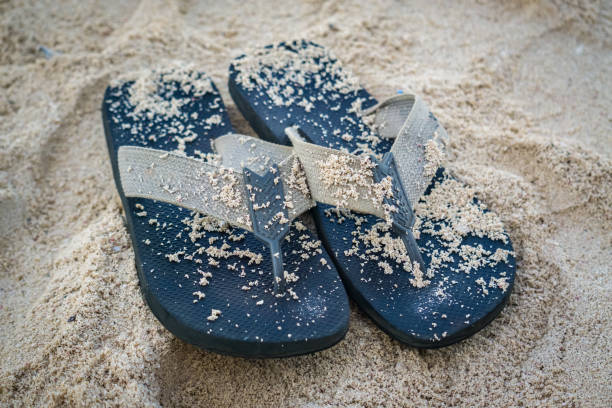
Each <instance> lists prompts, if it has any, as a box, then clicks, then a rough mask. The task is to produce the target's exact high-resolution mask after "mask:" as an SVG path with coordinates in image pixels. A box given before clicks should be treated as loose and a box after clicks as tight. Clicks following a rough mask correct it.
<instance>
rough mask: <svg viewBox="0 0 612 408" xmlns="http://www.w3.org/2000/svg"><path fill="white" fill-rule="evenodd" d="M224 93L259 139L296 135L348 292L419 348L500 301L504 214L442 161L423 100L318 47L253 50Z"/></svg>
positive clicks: (445, 339)
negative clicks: (389, 92) (377, 92)
mask: <svg viewBox="0 0 612 408" xmlns="http://www.w3.org/2000/svg"><path fill="white" fill-rule="evenodd" d="M229 88H230V93H231V95H232V97H233V99H234V101H235V102H236V104H237V106H238V107H239V109H240V110H241V112H242V113H243V115H244V116H245V117H246V118H247V120H248V121H249V122H250V124H251V126H252V127H253V128H254V129H255V130H256V131H257V133H258V134H259V135H260V137H262V138H263V139H266V140H268V141H271V142H276V143H282V144H292V145H293V148H294V152H295V154H296V155H297V156H298V157H299V158H300V161H301V163H302V165H303V166H304V170H305V173H306V174H307V180H308V185H309V189H310V191H311V193H312V195H313V198H314V199H315V200H316V201H317V202H318V203H317V206H316V208H314V209H313V210H312V213H313V215H314V218H315V222H316V224H317V229H318V231H319V234H320V236H321V239H322V240H323V242H324V244H325V247H326V248H327V250H328V252H329V253H330V254H331V255H332V257H333V259H334V262H335V264H336V266H337V268H338V270H339V271H340V274H341V276H342V278H343V281H344V283H345V286H346V288H347V290H348V292H349V294H350V295H351V297H352V298H353V299H354V300H355V301H356V302H357V304H358V305H359V306H360V307H361V308H362V309H363V310H365V311H366V312H367V313H368V315H370V317H372V318H373V320H374V321H375V322H376V323H378V324H379V326H380V327H381V328H382V329H383V330H385V331H386V332H388V333H389V334H391V335H392V336H394V337H395V338H397V339H399V340H401V341H403V342H405V343H407V344H410V345H413V346H417V347H441V346H445V345H449V344H452V343H454V342H457V341H459V340H461V339H464V338H466V337H468V336H470V335H472V334H474V333H475V332H477V331H478V330H480V329H481V328H482V327H484V326H485V325H486V324H488V323H489V322H490V321H491V320H492V319H493V318H494V317H495V316H497V315H498V314H499V313H500V311H501V310H502V308H503V306H504V305H505V303H506V302H507V300H508V297H509V295H510V292H511V290H512V287H513V283H514V275H515V261H514V257H513V249H512V245H511V243H510V240H509V238H508V236H507V234H506V233H505V232H504V229H503V225H502V223H501V221H500V220H499V218H498V217H497V216H496V215H495V214H494V213H492V212H490V211H489V210H487V208H486V206H485V205H484V204H483V203H481V202H479V201H478V200H477V199H476V198H475V194H474V191H473V189H472V188H470V187H469V186H466V185H464V184H463V183H461V182H460V181H458V180H456V179H455V178H453V177H452V176H451V175H450V174H449V172H448V171H447V170H445V169H444V167H443V164H444V160H445V158H444V145H445V140H446V139H447V137H448V136H447V134H446V131H445V130H444V128H443V127H442V126H441V125H440V123H439V122H438V121H437V119H436V118H435V116H434V115H433V114H432V113H431V112H430V111H429V109H428V108H427V106H426V105H425V103H424V102H423V101H422V100H421V99H420V98H418V97H415V96H413V95H400V96H396V97H393V98H390V99H389V100H387V101H384V102H382V103H377V101H376V100H375V99H374V98H373V97H372V96H371V95H370V94H368V93H367V91H366V90H365V89H363V88H362V87H361V86H360V85H359V83H358V81H357V80H356V78H355V77H353V76H352V75H351V74H350V72H348V71H346V70H344V69H343V68H342V66H341V64H340V62H339V61H338V60H337V59H336V58H335V57H333V55H331V53H330V52H329V51H327V50H326V49H325V48H324V47H322V46H319V45H317V44H314V43H312V42H308V41H294V42H291V43H279V44H274V45H270V46H266V47H262V48H258V49H255V50H254V51H252V52H250V53H249V54H247V55H243V56H241V57H238V58H237V59H235V60H234V61H233V63H232V65H231V66H230V79H229Z"/></svg>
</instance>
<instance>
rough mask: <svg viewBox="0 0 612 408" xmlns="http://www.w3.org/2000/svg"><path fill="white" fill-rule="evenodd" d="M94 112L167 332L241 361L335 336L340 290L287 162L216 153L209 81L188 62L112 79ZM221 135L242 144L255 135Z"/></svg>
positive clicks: (224, 118) (216, 113) (217, 128)
mask: <svg viewBox="0 0 612 408" xmlns="http://www.w3.org/2000/svg"><path fill="white" fill-rule="evenodd" d="M102 112H103V121H104V127H105V132H106V140H107V143H108V150H109V153H110V158H111V163H112V168H113V174H114V177H115V182H116V184H117V189H118V191H119V194H120V197H121V200H122V202H123V207H124V210H125V215H126V219H127V224H128V229H129V232H130V235H131V238H132V243H133V247H134V252H135V258H136V267H137V271H138V276H139V280H140V287H141V289H142V293H143V295H144V297H145V299H146V301H147V303H148V304H149V306H150V308H151V310H152V311H153V313H154V314H155V316H157V318H158V319H159V320H160V322H161V323H162V324H163V325H164V326H165V327H166V328H168V330H170V331H171V332H172V333H173V334H174V335H176V336H177V337H179V338H181V339H183V340H185V341H187V342H190V343H192V344H195V345H197V346H200V347H203V348H205V349H208V350H212V351H216V352H220V353H225V354H231V355H238V356H246V357H283V356H290V355H296V354H303V353H309V352H313V351H317V350H321V349H324V348H326V347H329V346H331V345H333V344H335V343H336V342H338V341H339V340H341V339H342V338H343V337H344V335H345V333H346V331H347V329H348V313H349V307H348V299H347V296H346V293H345V290H344V288H343V286H342V283H341V280H340V278H339V276H338V274H337V272H336V270H335V268H334V266H333V263H332V261H331V259H330V258H329V256H328V255H327V253H326V251H325V250H324V249H323V248H322V245H321V242H320V241H319V240H318V239H316V238H315V236H314V235H313V234H312V233H311V232H310V231H309V230H308V228H307V227H306V226H305V225H304V224H302V223H301V222H300V221H299V219H297V217H298V216H299V215H300V214H301V213H303V212H304V211H306V210H308V209H309V208H310V207H312V206H313V205H314V202H313V201H312V200H311V199H310V197H309V196H308V190H307V189H304V179H305V178H304V176H303V173H302V172H301V170H300V167H299V165H298V164H299V163H298V161H297V158H296V157H295V156H292V155H291V154H283V156H282V158H279V157H273V158H270V159H269V160H268V161H266V162H265V163H263V162H257V160H255V159H252V158H251V157H250V155H249V154H248V151H247V150H244V152H245V154H243V155H240V156H238V155H236V154H230V153H232V152H229V153H227V152H226V151H219V152H217V154H214V152H213V144H214V138H218V137H219V136H223V135H231V134H232V128H231V125H230V123H229V118H228V115H227V112H226V110H225V108H224V106H223V102H222V100H221V97H220V95H219V92H218V91H217V89H216V87H215V86H214V84H213V83H212V81H211V80H210V78H208V77H207V76H206V75H205V74H203V73H201V72H197V71H195V70H193V69H191V68H189V67H187V68H185V67H179V66H176V67H172V68H169V69H167V70H165V71H157V72H156V71H149V72H146V73H139V74H136V75H131V76H128V77H127V78H125V79H123V80H121V81H117V83H115V84H113V85H112V86H111V87H109V88H108V89H107V90H106V93H105V96H104V101H103V104H102ZM228 137H229V138H230V139H232V140H234V139H235V140H236V144H238V145H239V146H244V147H245V148H247V147H248V146H249V145H250V143H251V142H252V140H254V139H252V138H249V137H246V136H239V135H231V136H228ZM222 140H223V138H221V139H220V141H219V143H218V145H219V146H220V147H221V150H223V146H225V145H224V143H223V142H222ZM211 142H213V143H211ZM284 149H285V150H283V151H282V153H290V150H291V149H289V148H284ZM281 150H282V149H281ZM226 153H227V154H226Z"/></svg>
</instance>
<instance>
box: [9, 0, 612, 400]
mask: <svg viewBox="0 0 612 408" xmlns="http://www.w3.org/2000/svg"><path fill="white" fill-rule="evenodd" d="M56 3H57V4H56ZM211 3H212V2H211ZM276 3H277V2H273V1H268V2H262V3H257V4H256V3H255V2H248V4H240V3H238V2H236V3H228V2H215V3H214V4H205V3H202V4H200V3H199V2H195V1H185V2H170V3H165V2H161V1H148V0H143V1H140V2H138V1H119V0H113V1H107V2H105V4H107V7H105V8H104V9H103V8H102V7H101V6H99V5H98V6H96V5H94V2H93V1H80V0H73V1H65V2H59V3H58V2H56V1H54V0H48V1H34V0H32V1H19V0H18V1H13V2H2V3H0V89H1V90H0V325H1V330H0V405H2V406H35V405H45V406H47V405H51V406H57V405H70V406H91V405H104V406H118V405H123V406H159V405H164V406H188V405H197V406H213V407H223V406H259V407H265V406H270V407H280V406H302V407H332V406H353V407H362V406H363V407H373V406H413V405H414V406H423V405H428V406H444V405H452V406H462V405H463V406H534V405H538V404H541V405H544V406H562V405H566V406H587V407H588V406H593V407H595V406H598V407H605V406H611V405H612V380H611V378H612V350H611V349H612V318H611V314H612V295H611V293H612V284H611V283H610V269H609V265H610V263H611V261H612V259H611V258H612V256H611V255H612V250H611V249H612V248H611V247H612V233H611V231H612V228H611V227H612V220H611V218H612V216H611V214H612V212H611V211H610V209H611V207H612V203H611V200H612V191H611V190H612V162H611V154H612V132H611V130H612V126H611V124H612V116H611V113H610V112H611V111H612V109H611V108H612V52H611V49H612V42H611V40H610V39H611V38H612V4H611V3H610V2H609V1H605V0H604V1H593V2H587V1H581V0H541V1H529V0H513V1H507V2H474V3H472V2H465V3H464V2H461V3H459V2H453V3H444V4H443V3H442V2H438V1H436V0H418V1H414V2H410V3H411V4H410V5H403V4H400V2H391V1H376V0H371V1H368V2H354V3H353V2H349V1H335V2H329V3H322V2H319V1H306V2H301V3H297V4H295V5H292V6H289V5H288V4H284V3H283V2H281V3H282V4H280V5H279V4H276ZM502 3H503V4H502ZM451 4H452V6H451ZM299 37H305V38H308V39H312V40H314V41H316V42H319V43H321V44H324V45H326V46H328V47H330V48H331V49H333V50H334V51H335V53H336V55H337V56H338V57H339V58H340V59H341V60H343V61H344V63H345V65H347V66H348V67H350V68H351V69H352V70H353V71H354V73H355V74H357V75H358V76H359V77H360V78H361V81H362V82H363V83H364V84H365V85H366V87H367V88H368V89H369V90H370V91H371V92H372V93H373V94H374V95H375V96H376V97H379V98H383V97H386V96H389V95H392V94H394V93H395V92H396V91H397V90H398V89H402V90H407V91H408V90H409V91H413V92H416V93H419V94H420V95H422V96H423V97H424V99H425V100H426V102H427V103H428V104H429V105H430V107H431V108H432V109H433V111H434V112H435V113H436V115H437V116H438V117H439V119H440V120H441V121H442V123H443V124H444V125H445V127H446V129H447V130H448V132H449V134H450V135H451V139H452V147H453V151H454V152H455V156H454V158H453V162H452V169H453V171H454V172H455V173H456V174H457V175H458V176H459V177H460V178H461V179H462V180H464V181H466V182H467V183H469V184H470V185H473V186H475V188H476V189H477V191H478V192H479V194H480V196H481V198H482V199H483V200H484V201H485V202H486V203H487V204H488V205H489V206H490V207H491V208H493V209H494V210H495V211H496V212H497V213H498V214H499V215H500V216H501V218H502V219H503V221H504V223H505V225H506V227H507V229H508V232H509V235H510V237H511V239H512V240H513V243H514V246H515V249H516V253H517V259H518V265H519V268H518V272H517V281H516V288H515V291H514V293H513V294H512V296H511V299H510V304H509V305H508V307H506V309H505V310H504V311H503V313H502V314H501V315H500V316H499V317H498V318H497V319H496V320H495V321H494V322H493V323H492V324H491V325H490V326H488V327H487V328H486V329H485V330H483V331H481V332H480V333H478V334H477V335H475V336H474V337H472V338H470V339H469V340H467V341H464V342H462V343H460V344H457V345H454V346H451V347H447V348H444V349H441V350H428V351H422V350H416V349H413V348H409V347H406V346H403V345H401V344H400V343H398V342H396V341H393V340H391V339H390V338H389V337H387V336H386V335H385V334H383V333H382V332H381V331H380V330H379V329H378V328H377V327H376V326H375V325H374V324H373V323H372V322H371V321H370V320H369V319H368V318H367V317H366V316H364V314H363V313H361V312H360V311H359V310H357V308H356V307H355V305H352V313H351V318H352V320H351V329H350V331H349V333H348V335H347V337H346V339H345V340H344V341H343V342H342V343H340V344H338V345H337V346H335V347H333V348H331V349H329V350H326V351H324V352H320V353H317V354H315V355H309V356H303V357H297V358H290V359H284V360H266V361H250V360H244V359H239V358H230V357H224V356H219V355H215V354H212V353H208V352H204V351H201V350H199V349H197V348H195V347H192V346H189V345H187V344H185V343H183V342H181V341H180V340H177V339H176V338H174V337H173V336H172V335H171V334H169V333H168V332H167V331H166V330H165V329H164V328H163V327H162V326H161V325H160V324H159V323H158V322H157V320H156V319H155V318H154V317H153V315H152V314H151V312H150V311H149V309H148V308H147V306H145V304H144V302H143V300H142V297H141V296H140V292H139V289H138V279H137V277H136V272H135V267H134V256H133V252H132V249H131V247H130V243H129V239H128V235H127V232H126V229H125V227H124V224H123V218H122V210H121V205H120V201H119V198H118V196H117V193H116V190H115V186H114V184H113V181H112V175H111V168H110V165H109V159H108V156H107V152H106V147H105V142H104V135H103V129H102V121H101V117H100V116H101V115H100V102H101V100H102V93H103V91H104V89H105V87H106V85H107V83H108V82H109V81H110V80H112V79H114V78H116V77H117V76H118V75H120V74H122V73H125V72H128V71H130V70H133V69H138V68H142V67H153V66H156V65H158V64H163V63H165V62H168V61H170V60H182V61H186V62H192V63H195V64H196V65H198V66H201V67H202V69H204V70H205V71H206V72H207V73H208V74H210V75H211V76H212V78H213V79H214V81H215V82H216V83H217V85H218V86H219V88H220V89H221V92H222V94H223V97H224V99H225V102H226V104H227V105H228V108H229V111H230V115H231V119H232V122H233V123H234V124H235V125H236V127H237V129H238V130H239V131H240V132H242V133H245V134H253V132H252V130H251V129H250V128H249V127H248V125H247V124H246V122H245V121H244V119H242V118H241V116H240V114H239V113H238V111H237V109H236V107H235V106H234V105H233V103H232V102H231V98H230V97H229V94H228V91H227V88H226V85H225V84H226V81H227V66H228V64H229V61H230V60H231V59H232V58H234V57H236V56H238V55H240V53H241V51H242V50H245V49H247V48H248V47H249V46H251V45H261V44H266V43H269V42H273V41H277V40H280V39H285V38H299ZM40 45H43V46H45V47H47V48H48V49H49V50H53V51H56V52H57V53H56V54H55V55H54V56H53V57H52V58H50V59H46V58H45V56H44V55H43V53H42V52H41V51H40V50H39V48H38V47H39V46H40Z"/></svg>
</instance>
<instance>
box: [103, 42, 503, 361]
mask: <svg viewBox="0 0 612 408" xmlns="http://www.w3.org/2000/svg"><path fill="white" fill-rule="evenodd" d="M229 90H230V93H231V95H232V98H233V99H234V102H235V103H236V105H237V106H238V108H239V110H240V111H241V113H242V114H243V115H244V116H245V118H246V119H247V120H248V122H249V123H250V124H251V126H252V127H253V129H254V130H255V131H256V132H257V133H258V135H259V136H260V138H261V139H257V138H252V137H249V136H243V135H237V134H235V133H234V132H233V130H232V127H231V124H230V121H229V117H228V115H227V111H226V109H225V107H224V105H223V101H222V100H221V96H220V94H219V92H218V90H217V88H216V87H215V85H214V84H213V83H212V81H211V80H210V78H208V77H207V76H206V75H205V74H204V73H202V72H199V71H197V70H195V69H192V68H191V67H185V66H175V67H170V68H168V69H166V70H163V71H151V72H146V73H141V74H135V75H133V76H132V77H126V78H124V79H123V80H121V81H118V82H117V83H116V84H113V85H112V86H110V87H109V88H108V89H107V91H106V93H105V96H104V101H103V104H102V113H103V121H104V127H105V133H106V139H107V143H108V150H109V153H110V157H111V163H112V168H113V174H114V177H115V182H116V184H117V189H118V191H119V194H120V196H121V199H122V202H123V207H124V209H125V214H126V219H127V224H128V229H129V231H130V235H131V237H132V242H133V246H134V252H135V258H136V267H137V270H138V276H139V279H140V286H141V289H142V293H143V294H144V297H145V299H146V301H147V303H148V304H149V306H150V308H151V310H152V311H153V313H154V314H155V316H157V318H158V319H159V320H160V321H161V323H162V324H163V325H164V326H165V327H166V328H168V329H169V330H170V331H171V332H172V333H173V334H175V335H176V336H177V337H179V338H181V339H183V340H185V341H187V342H189V343H192V344H195V345H197V346H200V347H202V348H205V349H207V350H211V351H215V352H219V353H224V354H231V355H237V356H244V357H284V356H291V355H297V354H304V353H310V352H314V351H317V350H322V349H325V348H327V347H330V346H332V345H333V344H335V343H337V342H338V341H340V340H341V339H342V338H343V337H344V335H345V334H346V332H347V330H348V321H349V304H348V298H347V292H348V294H349V295H350V296H351V298H352V299H353V300H354V301H355V302H356V303H357V304H358V305H359V306H360V307H361V308H362V309H363V310H364V311H365V312H366V313H367V314H368V315H369V316H370V317H371V318H372V319H373V320H374V321H375V322H376V323H377V324H378V325H379V326H380V327H381V328H382V329H383V330H384V331H385V332H387V333H389V334H390V335H391V336H393V337H395V338H396V339H398V340H400V341H402V342H404V343H406V344H409V345H412V346H416V347H428V348H433V347H442V346H446V345H449V344H452V343H455V342H457V341H460V340H462V339H464V338H466V337H468V336H470V335H472V334H474V333H475V332H477V331H478V330H480V329H481V328H482V327H484V326H485V325H486V324H488V323H489V322H490V321H491V320H492V319H493V318H494V317H495V316H496V315H498V314H499V312H500V311H501V309H502V308H503V306H504V305H505V303H506V301H507V299H508V296H509V294H510V292H511V290H512V285H513V282H514V274H515V262H514V257H513V252H512V245H511V243H510V240H509V238H508V236H507V235H506V233H505V232H504V230H503V225H502V223H501V222H500V220H499V218H498V217H497V216H496V215H495V214H493V213H492V212H490V211H488V210H487V209H486V207H485V206H484V204H482V203H480V202H479V201H478V200H477V199H476V198H475V197H474V191H473V189H471V188H470V187H469V186H466V185H464V184H462V183H461V182H459V181H457V180H456V179H454V178H453V177H452V176H451V175H450V174H449V173H448V171H446V170H445V169H444V168H443V167H442V166H443V163H444V145H445V141H446V138H447V135H446V132H445V131H444V129H443V127H442V126H441V125H440V124H439V123H438V121H437V120H436V118H435V117H434V116H433V115H432V114H431V113H430V112H429V109H428V108H427V107H426V105H425V104H424V102H423V101H422V100H421V99H420V98H418V97H415V96H413V95H398V96H395V97H393V98H390V99H389V100H387V101H384V102H382V103H377V101H376V100H375V99H374V98H373V97H372V96H371V95H370V94H368V93H367V92H366V90H365V89H363V88H361V87H360V86H359V84H358V82H357V81H356V79H355V78H354V77H353V76H352V75H351V74H350V72H348V71H346V70H344V69H343V68H342V66H341V64H340V63H339V61H338V60H337V59H335V58H334V57H333V56H332V55H331V54H330V52H329V51H327V50H326V49H325V48H323V47H322V46H320V45H317V44H314V43H312V42H308V41H294V42H291V43H279V44H275V45H271V46H267V47H262V48H260V49H257V50H255V51H253V52H252V53H250V54H249V55H243V56H241V57H238V58H237V59H235V60H234V61H233V62H232V64H231V66H230V71H229ZM307 211H310V212H311V214H312V215H313V218H314V220H315V224H316V230H317V233H315V232H314V231H312V230H311V227H310V226H308V225H307V223H304V221H303V219H302V217H301V215H302V214H303V213H305V212H307ZM345 288H346V290H345Z"/></svg>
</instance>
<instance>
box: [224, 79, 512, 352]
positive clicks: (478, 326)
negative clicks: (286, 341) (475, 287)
mask: <svg viewBox="0 0 612 408" xmlns="http://www.w3.org/2000/svg"><path fill="white" fill-rule="evenodd" d="M228 88H229V91H230V95H231V97H232V99H233V101H234V103H235V104H236V106H237V107H238V110H239V111H240V113H241V114H242V115H243V116H244V117H245V119H246V120H247V122H248V123H249V125H250V126H251V127H252V128H253V130H255V132H256V133H257V134H258V135H259V136H260V137H261V138H262V139H264V140H266V141H269V142H273V143H281V144H289V143H288V141H287V139H286V138H285V139H280V138H279V137H277V135H275V133H274V132H273V131H272V130H271V129H270V128H269V127H268V126H267V124H266V122H265V121H264V120H262V119H261V118H260V117H259V116H258V115H257V113H256V112H255V111H254V110H253V108H252V107H251V105H250V103H249V102H248V100H247V99H246V98H245V96H244V95H243V93H242V91H241V90H240V89H239V87H238V85H237V84H236V82H235V81H233V76H232V75H230V78H229V80H228ZM311 214H312V216H313V219H314V221H315V224H316V227H317V229H318V230H319V231H324V229H323V227H322V219H321V215H320V214H319V212H317V211H311ZM319 238H320V239H321V241H322V242H323V245H324V246H325V248H326V250H327V252H328V253H329V254H334V253H335V250H334V245H333V243H331V242H329V240H328V239H327V235H326V234H321V233H319ZM331 258H332V261H333V262H334V264H335V266H336V268H337V270H338V273H339V274H340V277H341V278H342V280H343V283H344V286H345V288H346V290H347V292H348V294H349V296H350V297H351V298H352V299H353V300H354V301H355V303H356V304H357V305H358V306H359V307H360V308H361V309H362V310H363V311H364V312H365V313H366V314H367V315H368V316H369V317H370V318H371V319H372V320H373V321H374V322H375V323H376V324H377V325H378V326H379V327H380V328H381V329H382V330H383V331H384V332H385V333H387V334H388V335H389V336H390V337H392V338H394V339H396V340H398V341H400V342H402V343H404V344H406V345H408V346H411V347H416V348H424V349H436V348H442V347H446V346H449V345H452V344H455V343H458V342H460V341H462V340H464V339H466V338H468V337H471V336H473V335H474V334H476V333H477V332H478V331H480V330H482V329H483V328H484V327H485V326H487V325H488V324H489V323H490V322H491V321H492V320H493V319H495V318H496V317H497V316H498V315H499V314H500V313H501V311H502V310H503V309H504V307H505V305H506V304H507V303H508V300H509V298H510V294H511V293H512V290H513V288H514V279H512V281H511V283H510V286H509V287H508V288H507V290H506V292H505V293H504V296H503V299H501V301H500V302H499V304H497V305H496V307H495V308H494V309H492V310H491V311H490V312H489V313H487V314H486V315H485V316H483V317H482V318H480V319H479V320H478V321H476V322H474V323H473V324H471V325H469V326H467V327H466V328H464V329H462V330H461V331H457V332H456V333H454V334H453V335H451V336H447V337H445V338H442V339H440V340H438V341H435V342H433V341H431V340H422V339H420V338H416V337H414V336H410V335H409V334H407V333H405V332H403V331H401V330H398V329H396V328H395V327H394V326H393V325H392V324H390V323H389V322H388V321H387V320H386V319H385V318H383V317H382V316H381V315H380V314H379V313H378V312H377V311H376V310H375V309H374V308H373V307H372V305H371V304H370V302H368V301H367V299H366V298H364V297H363V296H362V294H361V293H360V292H359V291H358V290H357V289H356V288H355V286H354V285H353V284H352V282H351V279H349V277H348V276H347V275H346V274H345V273H344V269H343V267H342V265H340V264H339V262H338V260H337V258H336V257H335V256H332V257H331Z"/></svg>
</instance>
